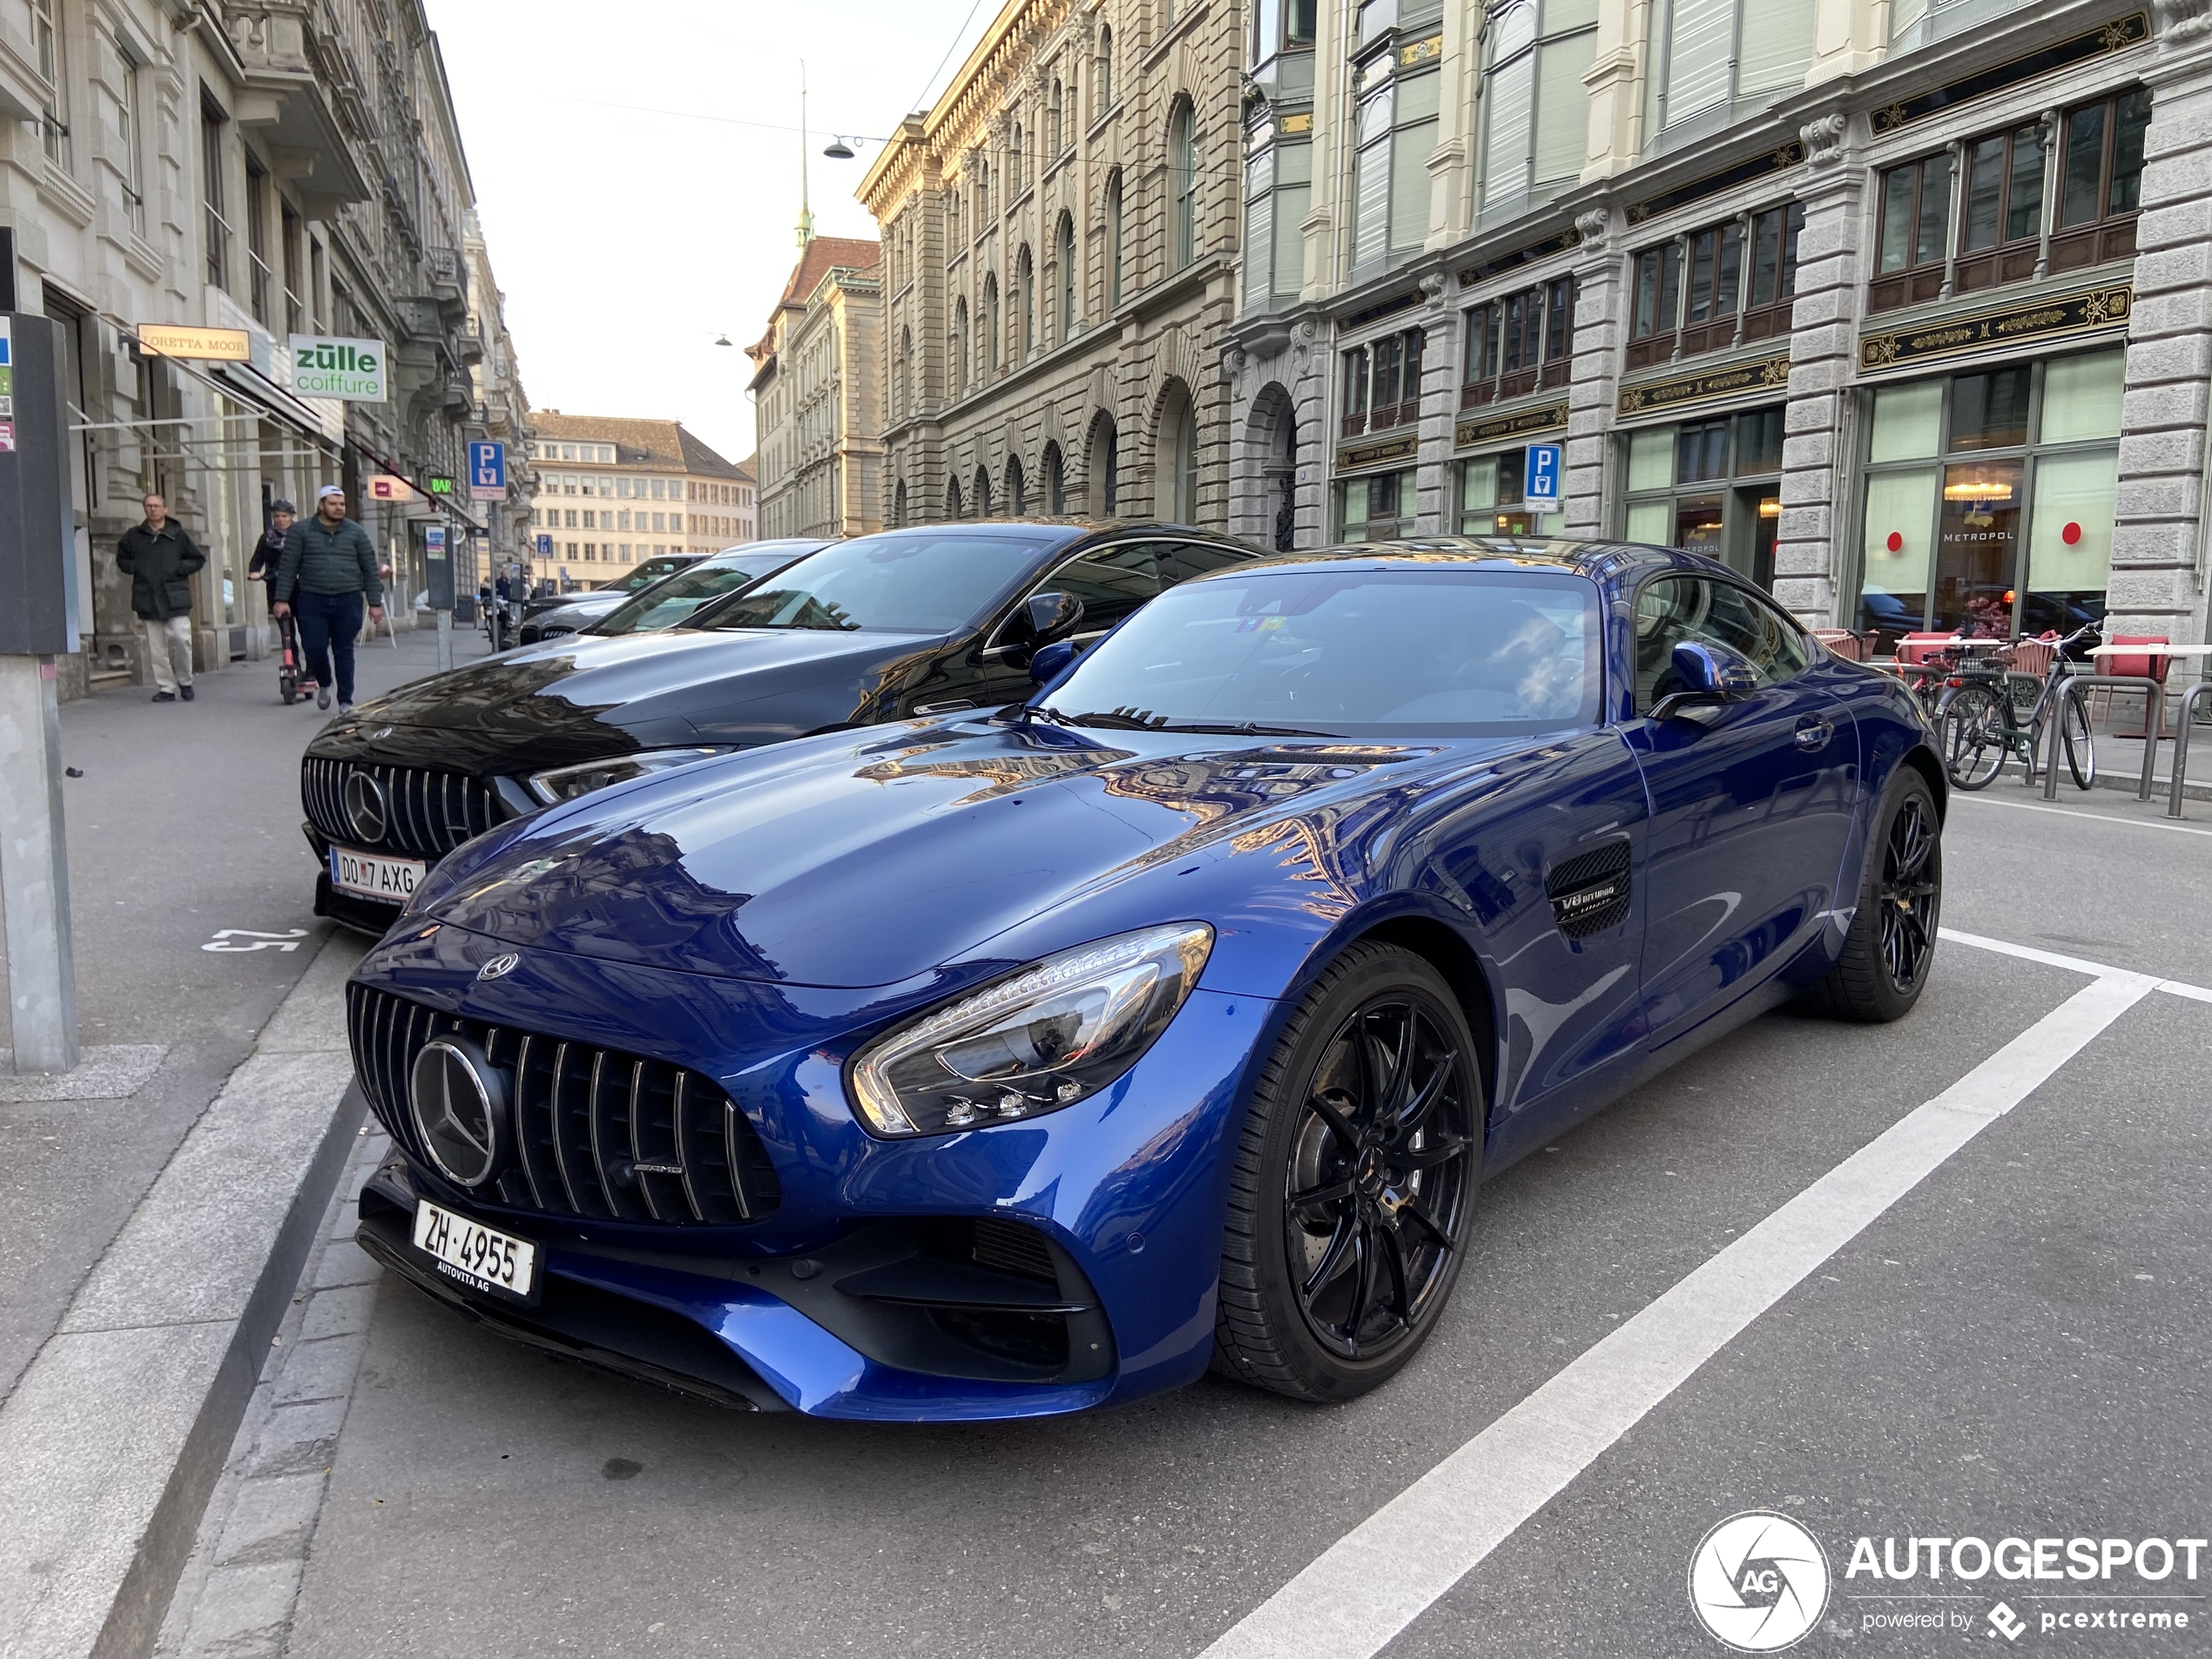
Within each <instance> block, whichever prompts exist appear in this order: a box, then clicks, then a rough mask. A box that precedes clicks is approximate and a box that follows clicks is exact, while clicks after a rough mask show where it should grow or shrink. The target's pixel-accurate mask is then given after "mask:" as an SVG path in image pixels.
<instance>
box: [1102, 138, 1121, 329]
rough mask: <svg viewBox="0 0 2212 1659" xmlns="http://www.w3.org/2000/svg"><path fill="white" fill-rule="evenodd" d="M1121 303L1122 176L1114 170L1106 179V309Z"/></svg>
mask: <svg viewBox="0 0 2212 1659" xmlns="http://www.w3.org/2000/svg"><path fill="white" fill-rule="evenodd" d="M1121 303H1122V175H1121V171H1120V169H1118V168H1116V170H1115V171H1114V172H1111V173H1109V175H1108V176H1107V179H1106V308H1107V309H1108V310H1109V311H1111V310H1115V309H1116V308H1118V307H1119V306H1120V305H1121Z"/></svg>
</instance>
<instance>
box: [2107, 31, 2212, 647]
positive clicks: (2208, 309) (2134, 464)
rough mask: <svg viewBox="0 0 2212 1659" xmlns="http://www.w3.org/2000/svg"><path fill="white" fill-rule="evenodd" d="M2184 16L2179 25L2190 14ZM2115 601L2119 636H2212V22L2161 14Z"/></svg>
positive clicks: (2116, 530) (2112, 609) (2152, 79)
mask: <svg viewBox="0 0 2212 1659" xmlns="http://www.w3.org/2000/svg"><path fill="white" fill-rule="evenodd" d="M2177 14H2180V15H2177ZM2159 17H2160V22H2161V25H2162V27H2161V32H2160V36H2159V53H2160V58H2159V61H2158V62H2157V63H2156V64H2155V65H2154V66H2153V68H2152V69H2151V70H2150V71H2149V72H2148V73H2147V74H2145V75H2144V77H2143V79H2144V81H2145V83H2146V84H2148V86H2149V87H2150V89H2151V117H2150V131H2149V132H2148V134H2147V135H2146V137H2145V139H2144V145H2143V182H2142V212H2141V218H2140V219H2137V221H2136V226H2135V299H2134V311H2133V315H2132V318H2131V320H2130V321H2129V324H2128V383H2127V394H2126V397H2125V399H2124V400H2123V401H2122V403H2121V430H2120V496H2119V502H2118V504H2117V509H2116V512H2115V515H2114V517H2115V522H2114V526H2113V536H2112V581H2111V586H2110V589H2109V590H2108V595H2107V601H2106V604H2107V610H2108V612H2109V617H2110V619H2109V621H2108V623H2107V627H2108V628H2109V629H2110V630H2112V631H2114V632H2119V633H2130V634H2165V635H2167V636H2168V637H2170V638H2172V639H2173V640H2174V641H2175V643H2176V644H2179V643H2182V642H2185V641H2186V642H2189V643H2195V642H2197V641H2199V640H2202V638H2203V637H2204V586H2205V561H2206V546H2205V536H2206V526H2205V523H2204V509H2205V499H2204V491H2205V480H2204V465H2205V421H2206V416H2207V413H2208V378H2209V377H2212V15H2208V13H2207V11H2206V10H2205V9H2204V7H2203V5H2202V3H2199V4H2197V5H2195V6H2192V7H2189V8H2188V9H2187V10H2186V11H2184V9H2183V8H2182V7H2180V6H2175V7H2172V8H2170V9H2169V8H2168V7H2165V6H2161V8H2160V9H2159Z"/></svg>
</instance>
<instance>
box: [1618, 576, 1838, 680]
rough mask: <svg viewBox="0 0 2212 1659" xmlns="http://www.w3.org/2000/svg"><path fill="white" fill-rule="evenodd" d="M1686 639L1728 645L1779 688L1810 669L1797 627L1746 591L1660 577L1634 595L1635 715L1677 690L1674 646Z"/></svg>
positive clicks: (1807, 648)
mask: <svg viewBox="0 0 2212 1659" xmlns="http://www.w3.org/2000/svg"><path fill="white" fill-rule="evenodd" d="M1685 640H1696V641H1703V642H1704V643H1706V644H1717V645H1726V646H1727V647H1728V648H1729V649H1730V651H1735V652H1737V654H1738V655H1739V656H1741V657H1742V658H1743V659H1744V660H1745V661H1746V662H1748V663H1750V664H1751V666H1752V667H1753V668H1755V669H1757V671H1758V673H1759V678H1760V679H1761V681H1762V682H1763V683H1764V684H1766V685H1779V684H1781V683H1782V682H1783V681H1784V680H1788V679H1794V678H1797V676H1798V675H1799V674H1802V673H1804V671H1805V670H1806V669H1807V668H1808V667H1810V666H1811V662H1812V654H1811V647H1810V646H1808V645H1807V644H1806V643H1805V637H1804V632H1803V631H1801V630H1800V629H1799V628H1798V627H1797V624H1796V623H1794V622H1792V621H1791V620H1790V618H1788V617H1785V616H1784V615H1783V614H1782V613H1781V612H1780V611H1779V610H1776V609H1775V608H1774V607H1773V606H1772V605H1770V604H1767V603H1766V602H1764V600H1761V599H1758V598H1756V597H1753V596H1752V595H1750V594H1749V593H1746V592H1744V591H1743V589H1741V588H1738V587H1735V586H1733V585H1731V584H1730V583H1725V582H1714V581H1710V580H1709V579H1707V578H1706V577H1660V578H1659V579H1658V580H1657V581H1655V582H1648V583H1645V584H1644V586H1643V590H1642V592H1641V593H1639V594H1638V595H1637V596H1636V712H1637V713H1638V714H1649V712H1650V711H1651V705H1653V704H1654V703H1656V702H1657V701H1658V700H1659V699H1660V698H1662V697H1664V696H1666V695H1667V693H1668V692H1669V691H1673V690H1675V689H1676V687H1675V686H1674V685H1673V683H1672V682H1673V679H1674V663H1673V659H1674V651H1675V647H1676V645H1678V644H1682V643H1683V641H1685Z"/></svg>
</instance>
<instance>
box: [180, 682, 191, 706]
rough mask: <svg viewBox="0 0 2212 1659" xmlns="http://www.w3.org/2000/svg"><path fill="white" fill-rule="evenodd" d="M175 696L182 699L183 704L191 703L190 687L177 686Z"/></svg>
mask: <svg viewBox="0 0 2212 1659" xmlns="http://www.w3.org/2000/svg"><path fill="white" fill-rule="evenodd" d="M177 695H178V696H179V697H181V698H184V699H185V702H187V703H189V702H191V701H192V687H191V686H189V685H179V687H178V688H177Z"/></svg>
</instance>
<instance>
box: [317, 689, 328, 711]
mask: <svg viewBox="0 0 2212 1659" xmlns="http://www.w3.org/2000/svg"><path fill="white" fill-rule="evenodd" d="M315 706H316V707H317V708H319V709H327V708H328V707H329V706H330V687H328V686H327V685H318V686H316V687H315Z"/></svg>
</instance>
